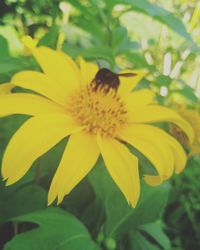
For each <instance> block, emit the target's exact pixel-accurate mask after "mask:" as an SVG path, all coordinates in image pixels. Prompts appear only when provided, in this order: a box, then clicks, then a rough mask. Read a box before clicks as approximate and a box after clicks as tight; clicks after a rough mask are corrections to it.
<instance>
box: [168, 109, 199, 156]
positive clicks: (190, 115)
mask: <svg viewBox="0 0 200 250" xmlns="http://www.w3.org/2000/svg"><path fill="white" fill-rule="evenodd" d="M176 109H177V112H178V113H179V114H180V115H181V116H182V117H183V118H184V119H185V120H186V121H187V122H188V123H190V125H191V127H192V128H193V131H194V141H193V143H192V144H191V143H189V141H188V138H187V136H186V134H185V133H184V131H183V130H181V129H180V128H177V127H176V126H174V125H173V126H172V129H171V133H172V134H173V135H174V136H175V137H176V138H177V139H178V140H179V142H180V143H182V144H183V145H184V146H186V147H188V148H189V156H192V155H195V154H200V115H199V113H198V111H197V110H194V109H188V108H187V107H185V106H178V107H177V108H176Z"/></svg>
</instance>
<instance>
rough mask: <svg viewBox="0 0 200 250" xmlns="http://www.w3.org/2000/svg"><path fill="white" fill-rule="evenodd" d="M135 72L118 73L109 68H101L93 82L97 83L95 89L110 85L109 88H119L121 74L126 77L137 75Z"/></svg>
mask: <svg viewBox="0 0 200 250" xmlns="http://www.w3.org/2000/svg"><path fill="white" fill-rule="evenodd" d="M136 75H137V74H135V73H122V74H116V73H114V72H112V71H110V70H109V69H106V68H102V69H100V70H99V71H98V72H97V74H96V76H95V78H94V80H93V81H92V83H94V84H95V88H94V90H97V89H98V88H99V87H103V86H108V89H110V88H112V89H115V90H117V89H118V87H119V84H120V80H119V76H124V77H133V76H136Z"/></svg>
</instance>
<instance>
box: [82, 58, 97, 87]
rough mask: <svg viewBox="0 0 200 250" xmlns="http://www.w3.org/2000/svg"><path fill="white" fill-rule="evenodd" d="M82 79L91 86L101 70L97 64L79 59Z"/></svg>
mask: <svg viewBox="0 0 200 250" xmlns="http://www.w3.org/2000/svg"><path fill="white" fill-rule="evenodd" d="M78 64H79V67H80V71H81V75H82V79H83V83H84V84H90V83H91V82H92V80H93V79H94V78H95V75H96V73H97V72H98V70H99V68H98V66H97V65H96V64H95V63H91V62H86V61H85V60H84V59H83V58H82V57H79V58H78Z"/></svg>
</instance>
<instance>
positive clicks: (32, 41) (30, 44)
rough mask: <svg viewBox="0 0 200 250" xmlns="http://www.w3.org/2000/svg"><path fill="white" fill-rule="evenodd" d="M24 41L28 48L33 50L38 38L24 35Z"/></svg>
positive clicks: (22, 39)
mask: <svg viewBox="0 0 200 250" xmlns="http://www.w3.org/2000/svg"><path fill="white" fill-rule="evenodd" d="M21 41H22V43H23V44H24V46H25V48H26V49H27V50H32V49H34V48H35V47H36V45H37V43H38V40H37V39H33V38H32V37H31V36H23V37H22V38H21Z"/></svg>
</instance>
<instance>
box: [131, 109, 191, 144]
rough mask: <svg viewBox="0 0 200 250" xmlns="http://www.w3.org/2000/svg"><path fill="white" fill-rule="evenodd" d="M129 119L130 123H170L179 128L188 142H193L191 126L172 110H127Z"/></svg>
mask: <svg viewBox="0 0 200 250" xmlns="http://www.w3.org/2000/svg"><path fill="white" fill-rule="evenodd" d="M128 113H129V119H130V122H132V123H153V122H164V121H165V122H172V123H175V124H176V125H177V126H179V127H180V128H181V129H182V130H183V131H184V132H185V133H186V135H187V136H188V138H189V140H190V142H192V141H193V140H194V131H193V129H192V127H191V125H190V124H189V123H188V122H187V121H186V120H184V119H183V118H182V117H181V116H180V115H179V114H178V113H176V112H175V111H173V110H172V109H169V108H166V107H162V106H158V105H150V106H146V107H141V108H137V109H134V107H133V108H132V109H131V110H128Z"/></svg>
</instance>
